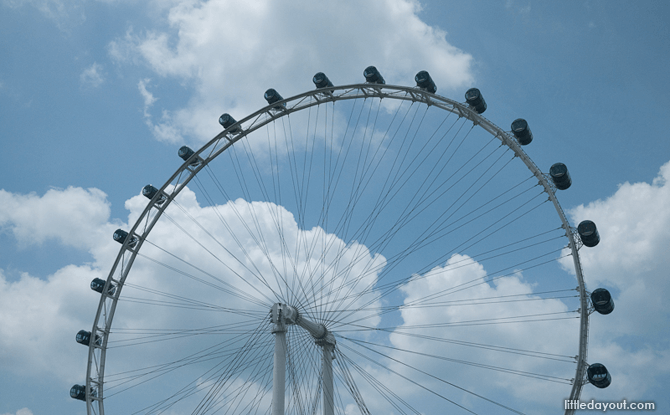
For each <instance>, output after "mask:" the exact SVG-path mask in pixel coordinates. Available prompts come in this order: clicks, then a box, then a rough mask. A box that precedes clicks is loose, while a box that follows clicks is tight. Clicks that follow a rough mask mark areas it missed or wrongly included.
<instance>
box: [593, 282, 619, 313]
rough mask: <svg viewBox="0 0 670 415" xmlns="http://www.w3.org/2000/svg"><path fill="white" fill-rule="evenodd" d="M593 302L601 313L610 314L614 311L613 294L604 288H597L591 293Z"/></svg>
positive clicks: (594, 306)
mask: <svg viewBox="0 0 670 415" xmlns="http://www.w3.org/2000/svg"><path fill="white" fill-rule="evenodd" d="M591 303H593V308H595V309H596V311H597V312H599V313H600V314H609V313H611V312H612V311H614V299H613V298H612V294H610V292H609V291H607V290H606V289H604V288H597V289H595V290H594V291H593V292H592V293H591Z"/></svg>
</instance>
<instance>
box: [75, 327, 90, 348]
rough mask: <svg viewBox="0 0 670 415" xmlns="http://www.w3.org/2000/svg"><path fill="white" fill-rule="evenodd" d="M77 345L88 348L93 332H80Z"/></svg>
mask: <svg viewBox="0 0 670 415" xmlns="http://www.w3.org/2000/svg"><path fill="white" fill-rule="evenodd" d="M75 340H76V341H77V343H79V344H83V345H84V346H88V345H89V344H90V342H91V332H90V331H86V330H79V332H78V333H77V337H76V338H75Z"/></svg>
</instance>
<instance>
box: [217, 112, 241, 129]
mask: <svg viewBox="0 0 670 415" xmlns="http://www.w3.org/2000/svg"><path fill="white" fill-rule="evenodd" d="M236 122H237V120H235V118H233V117H232V115H230V114H228V113H225V114H222V115H221V116H220V117H219V124H221V126H222V127H223V129H224V130H225V129H226V128H228V127H230V126H231V125H233V124H235V123H236ZM240 131H242V129H241V128H240V127H239V126H237V127H236V128H233V129H232V130H230V132H231V133H238V132H240Z"/></svg>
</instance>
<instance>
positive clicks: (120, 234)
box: [113, 229, 137, 248]
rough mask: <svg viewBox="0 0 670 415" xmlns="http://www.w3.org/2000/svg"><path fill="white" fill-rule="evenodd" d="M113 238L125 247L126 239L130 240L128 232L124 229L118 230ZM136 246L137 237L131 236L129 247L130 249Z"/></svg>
mask: <svg viewBox="0 0 670 415" xmlns="http://www.w3.org/2000/svg"><path fill="white" fill-rule="evenodd" d="M113 238H114V240H115V241H116V242H118V243H120V244H121V245H123V244H124V243H125V242H126V239H127V238H128V232H126V231H124V230H123V229H117V230H116V231H115V232H114V235H113ZM135 245H137V237H136V236H131V237H130V241H129V242H128V246H129V247H130V248H134V247H135Z"/></svg>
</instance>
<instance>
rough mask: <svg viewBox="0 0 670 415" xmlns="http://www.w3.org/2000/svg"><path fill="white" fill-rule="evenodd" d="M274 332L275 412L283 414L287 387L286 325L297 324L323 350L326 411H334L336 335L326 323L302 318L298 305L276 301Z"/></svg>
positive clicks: (326, 414)
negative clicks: (293, 305)
mask: <svg viewBox="0 0 670 415" xmlns="http://www.w3.org/2000/svg"><path fill="white" fill-rule="evenodd" d="M270 320H271V321H272V323H273V328H272V333H274V335H275V355H274V369H273V370H272V382H273V383H272V415H284V400H285V398H284V396H285V393H286V392H285V389H286V325H287V324H295V325H298V326H300V327H302V328H303V329H305V330H307V332H309V334H311V335H312V337H313V338H314V340H315V343H316V344H317V345H318V346H320V347H321V349H322V351H323V358H322V373H323V375H322V376H323V377H322V380H321V381H322V383H323V415H335V396H334V388H333V358H334V356H333V354H334V351H335V344H336V341H335V336H333V333H331V332H329V331H328V329H327V328H326V326H324V325H323V324H320V323H315V322H312V321H309V320H307V319H305V318H303V317H302V316H301V315H300V313H298V310H296V308H295V307H291V306H289V305H286V304H281V303H277V304H275V305H273V306H272V310H271V318H270Z"/></svg>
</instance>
